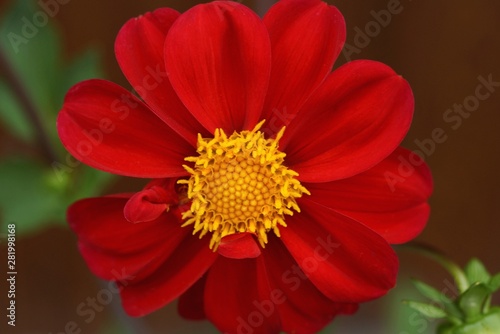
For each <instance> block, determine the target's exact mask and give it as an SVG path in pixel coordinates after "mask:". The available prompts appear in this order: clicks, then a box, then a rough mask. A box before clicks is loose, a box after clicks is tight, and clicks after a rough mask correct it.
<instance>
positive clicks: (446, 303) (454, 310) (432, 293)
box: [413, 280, 463, 319]
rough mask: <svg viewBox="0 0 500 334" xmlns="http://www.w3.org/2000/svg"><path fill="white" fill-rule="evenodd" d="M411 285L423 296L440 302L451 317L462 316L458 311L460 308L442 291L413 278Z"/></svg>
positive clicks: (458, 317)
mask: <svg viewBox="0 0 500 334" xmlns="http://www.w3.org/2000/svg"><path fill="white" fill-rule="evenodd" d="M413 285H415V287H416V288H417V290H418V291H419V292H420V293H421V294H422V295H424V296H425V297H427V298H429V299H430V300H432V301H433V302H436V303H440V304H442V305H443V307H444V311H445V312H446V313H447V314H448V315H450V316H451V317H454V318H457V319H460V318H462V316H463V314H462V312H461V311H460V309H459V308H458V307H457V306H456V305H455V303H454V302H453V301H452V300H451V299H450V298H448V297H447V296H446V295H445V294H444V293H442V292H440V291H438V290H436V289H435V288H433V287H432V286H430V285H428V284H426V283H424V282H421V281H418V280H413Z"/></svg>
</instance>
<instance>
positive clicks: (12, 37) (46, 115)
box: [0, 0, 102, 146]
mask: <svg viewBox="0 0 500 334" xmlns="http://www.w3.org/2000/svg"><path fill="white" fill-rule="evenodd" d="M40 13H45V12H44V11H42V10H41V8H40V6H39V5H38V1H35V0H26V1H14V2H13V4H12V6H11V7H10V8H8V9H7V11H6V13H5V15H4V17H3V19H2V21H1V22H0V47H1V48H2V50H4V52H5V54H6V56H7V58H8V61H9V62H10V65H11V67H12V69H13V71H14V72H15V73H16V74H17V76H18V77H19V79H20V81H21V82H22V84H23V86H24V87H25V90H26V92H27V94H28V95H29V97H30V99H31V100H32V102H33V103H34V105H36V106H37V108H38V112H39V117H40V119H41V120H42V121H43V122H44V124H43V126H44V127H45V128H46V130H49V131H47V133H48V134H49V136H50V139H51V140H52V142H53V145H54V146H55V145H57V144H58V143H59V141H58V139H57V134H56V131H55V126H54V124H55V120H56V117H57V113H58V112H59V110H60V107H61V105H62V103H63V98H64V95H65V94H66V92H67V91H68V89H69V88H70V87H71V86H72V85H74V84H75V83H76V82H78V81H82V80H85V79H89V78H95V77H102V73H101V71H100V68H99V62H100V58H99V56H98V53H97V52H96V51H92V50H90V51H87V52H85V53H84V54H83V55H82V56H81V57H79V58H78V59H76V60H75V61H73V62H72V63H71V64H70V65H64V64H65V63H64V61H63V59H62V52H61V51H62V46H61V38H60V35H59V33H58V31H57V29H56V28H55V26H54V25H53V19H52V17H50V16H48V15H47V20H46V21H42V22H41V23H43V24H41V23H40V22H39V21H36V20H37V19H36V18H38V19H40V17H43V16H42V15H40ZM35 14H38V15H35ZM0 118H1V121H2V122H3V123H5V128H6V129H8V130H9V131H10V132H12V133H13V134H14V135H16V136H18V137H19V138H21V139H23V140H24V141H27V142H33V141H34V138H35V136H34V129H33V128H32V126H31V125H30V124H29V123H28V122H29V120H27V119H26V117H25V116H24V115H23V112H22V109H21V107H20V105H19V102H18V101H16V98H15V97H14V95H13V94H12V90H11V89H10V88H9V87H8V85H7V83H6V82H5V80H1V79H0Z"/></svg>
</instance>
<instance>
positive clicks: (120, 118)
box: [57, 79, 194, 178]
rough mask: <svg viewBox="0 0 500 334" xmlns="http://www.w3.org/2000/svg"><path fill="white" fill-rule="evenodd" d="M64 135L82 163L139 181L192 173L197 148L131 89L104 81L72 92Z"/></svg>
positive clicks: (63, 115)
mask: <svg viewBox="0 0 500 334" xmlns="http://www.w3.org/2000/svg"><path fill="white" fill-rule="evenodd" d="M57 130H58V132H59V137H60V138H61V141H62V142H63V144H64V146H65V147H66V148H67V149H68V151H69V152H70V153H71V154H72V155H73V156H74V157H75V158H77V159H78V160H80V161H82V162H83V163H85V164H87V165H89V166H92V167H94V168H97V169H101V170H103V171H106V172H111V173H115V174H120V175H126V176H135V177H150V178H156V177H173V176H182V175H186V171H185V170H184V168H183V167H182V164H183V163H184V158H185V157H186V156H189V155H192V154H193V151H194V150H193V147H192V146H191V145H189V144H188V143H187V142H186V141H185V140H183V139H182V138H181V137H179V136H178V135H177V134H176V133H175V132H173V131H172V130H171V129H170V128H169V127H168V126H166V125H165V123H163V122H162V121H161V120H160V119H159V118H158V117H156V116H155V115H154V114H153V113H152V112H151V111H150V110H149V109H148V108H147V107H146V106H145V105H144V104H143V103H142V102H141V101H140V100H138V99H137V98H136V97H134V96H133V95H131V94H130V93H129V92H127V91H126V90H125V89H123V88H121V87H119V86H117V85H115V84H113V83H111V82H108V81H104V80H97V79H95V80H87V81H83V82H81V83H79V84H77V85H75V86H74V87H73V88H71V89H70V91H69V92H68V94H67V95H66V98H65V101H64V105H63V109H62V110H61V112H60V113H59V116H58V119H57Z"/></svg>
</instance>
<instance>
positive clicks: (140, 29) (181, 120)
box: [115, 8, 207, 146]
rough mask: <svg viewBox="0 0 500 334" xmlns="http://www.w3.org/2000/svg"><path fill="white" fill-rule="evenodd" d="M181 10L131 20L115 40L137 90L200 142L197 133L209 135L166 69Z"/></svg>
mask: <svg viewBox="0 0 500 334" xmlns="http://www.w3.org/2000/svg"><path fill="white" fill-rule="evenodd" d="M178 17H179V13H178V12H176V11H175V10H173V9H170V8H160V9H157V10H155V11H154V12H152V13H146V14H145V15H142V16H140V17H138V18H133V19H130V20H129V21H128V22H127V23H125V25H124V26H123V27H122V28H121V30H120V32H119V33H118V36H117V38H116V42H115V54H116V58H117V60H118V63H119V64H120V67H121V69H122V71H123V73H124V74H125V76H126V77H127V79H128V81H129V82H130V83H131V84H132V86H133V87H134V90H135V91H136V92H137V93H138V94H139V95H140V96H141V97H142V98H143V99H144V100H145V101H146V103H147V104H148V106H149V107H150V108H151V109H152V110H153V111H154V112H155V113H156V115H158V117H160V118H161V119H162V120H163V121H164V122H165V123H167V124H168V125H169V126H170V127H171V128H172V129H174V130H175V131H176V132H177V133H179V134H180V135H181V136H182V137H184V138H186V139H187V140H188V141H189V142H190V143H191V144H193V145H194V146H195V145H196V137H197V133H202V134H205V135H206V134H207V132H206V131H205V130H204V129H203V127H202V126H201V124H200V123H199V122H198V121H197V120H196V119H195V118H194V116H193V115H191V113H190V112H189V111H188V110H187V109H186V107H185V106H184V104H182V102H181V101H180V100H179V97H178V96H177V94H176V93H175V91H174V89H173V88H172V85H171V84H170V81H169V79H168V76H167V72H166V70H165V59H164V54H163V50H164V44H165V38H166V36H167V33H168V31H169V30H170V27H171V26H172V24H173V23H174V21H175V20H176V19H177V18H178Z"/></svg>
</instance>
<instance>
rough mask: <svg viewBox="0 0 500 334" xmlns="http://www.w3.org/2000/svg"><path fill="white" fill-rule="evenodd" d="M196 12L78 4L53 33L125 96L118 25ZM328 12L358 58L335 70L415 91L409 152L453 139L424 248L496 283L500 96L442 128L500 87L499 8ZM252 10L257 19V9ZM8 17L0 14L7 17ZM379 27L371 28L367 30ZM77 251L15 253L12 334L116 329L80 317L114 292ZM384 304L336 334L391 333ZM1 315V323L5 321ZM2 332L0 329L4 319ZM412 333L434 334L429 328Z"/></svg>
mask: <svg viewBox="0 0 500 334" xmlns="http://www.w3.org/2000/svg"><path fill="white" fill-rule="evenodd" d="M197 3H199V2H198V1H159V0H157V1H153V0H149V1H146V0H144V1H100V0H85V1H83V0H72V1H70V2H69V3H67V4H65V5H62V6H61V8H60V12H59V13H58V15H57V16H56V17H55V18H54V19H53V21H55V22H56V24H57V25H58V26H59V27H60V29H61V30H62V33H63V40H64V43H65V45H66V52H67V56H68V58H69V57H73V56H75V55H77V54H79V53H81V52H82V51H83V50H84V49H86V48H87V47H88V46H94V47H96V48H98V49H99V50H100V51H101V52H102V54H103V55H104V60H105V66H104V69H105V72H106V75H107V76H108V78H109V79H111V80H112V81H115V82H118V83H120V84H122V85H124V86H125V87H129V86H128V84H127V82H126V81H125V79H124V77H123V75H122V74H121V72H120V70H119V68H118V65H117V64H116V61H115V59H114V54H113V42H114V38H115V36H116V34H117V32H118V30H119V29H120V27H121V25H122V24H123V23H124V22H125V21H126V20H128V19H129V18H131V17H134V16H138V15H140V14H142V13H144V12H146V11H149V10H153V9H155V8H157V7H161V6H167V7H173V8H175V9H177V10H179V11H181V12H182V11H185V10H186V9H188V8H189V7H191V6H193V5H195V4H197ZM329 3H332V4H335V5H336V6H337V7H338V8H339V9H340V10H341V11H342V12H343V14H344V16H345V18H346V22H347V32H348V35H347V43H348V44H349V45H350V46H352V47H356V48H357V50H356V52H354V53H351V55H350V56H349V57H346V54H345V53H344V54H341V56H340V58H339V61H338V63H337V64H336V66H338V65H339V64H342V63H344V62H345V61H346V60H347V58H350V59H374V60H378V61H381V62H384V63H386V64H388V65H390V66H391V67H393V68H394V69H395V70H396V71H397V72H398V73H400V74H401V75H402V76H403V77H405V78H406V79H407V80H408V81H409V82H410V84H411V86H412V87H413V91H414V95H415V99H416V110H415V116H414V121H413V125H412V128H411V130H410V132H409V133H408V136H407V138H406V140H405V141H404V146H406V147H408V148H410V149H419V148H418V146H417V145H416V141H419V142H427V143H428V144H429V141H430V140H431V138H432V133H433V131H434V130H435V129H437V128H441V129H442V131H443V132H444V134H445V136H446V137H445V138H446V140H444V142H442V143H434V145H435V147H434V149H433V152H429V153H428V154H425V158H426V161H427V163H428V164H429V165H430V166H431V168H432V171H433V175H434V181H435V191H434V194H433V196H432V198H431V206H432V215H431V219H430V221H429V224H428V226H427V228H426V230H425V231H424V232H423V233H422V235H421V236H420V237H419V238H418V240H419V241H422V242H425V243H429V244H431V245H433V246H435V247H437V248H439V249H441V250H442V251H444V252H445V253H447V254H448V255H450V256H451V257H452V258H453V259H454V260H455V261H457V262H458V263H459V264H460V265H463V264H465V262H466V261H467V260H468V259H469V258H471V257H478V258H480V259H482V260H483V261H484V263H485V264H486V265H487V267H488V268H489V269H490V271H492V272H499V271H500V261H499V257H500V245H499V237H500V222H499V218H498V217H499V216H500V196H499V188H500V178H499V177H498V172H499V170H500V159H499V156H500V146H499V144H500V131H499V125H500V114H499V112H500V87H497V88H496V90H497V91H495V92H494V93H492V95H491V97H489V98H488V99H486V100H484V101H481V102H480V104H479V106H478V107H477V110H474V111H472V112H471V113H470V117H468V118H463V119H462V123H461V124H460V126H458V127H456V129H453V128H452V127H451V126H452V125H454V124H455V123H450V122H446V121H445V120H444V119H443V117H444V115H445V113H446V111H447V110H448V109H449V108H452V107H453V106H454V104H462V103H464V100H466V99H468V98H469V97H470V96H474V95H475V90H476V87H477V86H478V84H479V80H478V77H480V76H482V77H483V78H488V76H492V79H493V81H497V82H500V63H499V60H500V2H498V1H495V0H476V1H474V2H471V1H456V0H442V1H425V0H413V1H412V0H401V1H389V0H380V1H379V0H369V1H345V0H343V1H342V0H338V1H329ZM398 3H399V5H397V4H398ZM244 4H245V5H247V6H250V7H253V8H256V4H255V2H253V1H245V2H244ZM389 4H393V5H394V4H395V5H397V6H395V8H398V13H397V14H394V15H392V16H391V22H390V24H388V25H387V26H386V27H381V28H380V31H379V32H376V33H375V32H374V31H372V32H371V33H372V35H373V37H370V38H369V39H370V40H369V42H367V43H365V44H366V46H365V45H362V44H360V43H359V39H358V40H356V36H357V34H358V31H360V30H361V31H365V28H366V25H367V24H369V23H370V22H373V21H375V19H374V15H373V12H371V11H375V12H379V11H380V10H383V9H387V7H388V5H389ZM4 7H5V3H4V2H2V3H1V5H0V10H2V8H4ZM258 7H259V11H260V12H261V13H262V12H264V11H265V8H266V5H263V4H262V3H260V4H259V6H258ZM262 9H264V10H262ZM374 26H376V25H374V24H373V23H372V25H371V27H374ZM378 26H379V27H380V25H378ZM358 37H359V36H358ZM365 42H366V41H365ZM468 100H469V101H470V98H469V99H468ZM474 109H476V108H474ZM0 186H1V185H0ZM27 209H29V208H27ZM75 241H76V239H75V237H74V235H73V234H72V233H70V232H69V230H68V229H66V228H50V229H48V230H46V231H44V232H42V233H38V234H36V235H32V236H29V237H26V238H24V239H22V240H20V241H19V242H18V245H17V252H18V255H17V256H18V272H19V273H20V274H19V275H18V277H17V280H18V281H17V284H18V295H17V298H16V302H17V304H18V319H17V324H18V326H17V327H16V331H15V333H49V332H51V333H54V334H55V333H59V332H64V326H65V325H66V324H67V323H68V321H71V320H74V321H76V322H77V323H78V325H79V326H80V328H81V329H82V333H98V332H99V331H101V330H99V329H98V328H102V326H103V325H104V326H106V324H108V323H110V322H111V320H110V319H111V318H112V317H113V311H112V309H113V308H112V307H111V306H109V307H106V308H105V309H104V310H103V311H102V312H97V313H96V318H95V321H92V322H90V323H89V324H87V323H85V321H83V318H81V317H79V316H77V315H76V313H75V310H76V308H77V306H78V305H79V304H80V303H81V302H83V301H85V300H86V298H87V297H89V296H90V297H92V296H93V297H95V296H96V295H97V294H98V293H99V291H100V289H102V288H103V287H106V286H107V283H103V285H99V283H98V282H97V281H96V279H95V278H94V277H93V276H92V275H91V274H90V273H89V272H88V270H87V268H86V266H85V264H84V263H83V260H82V259H81V257H80V255H79V254H78V252H77V250H76V243H75ZM2 254H3V252H2ZM400 254H401V257H400V258H401V265H402V268H401V277H400V281H401V283H400V284H401V285H402V286H404V285H405V284H406V283H405V282H406V281H407V277H409V276H415V277H418V278H421V279H424V280H426V281H430V282H433V283H434V284H435V285H436V286H437V287H439V288H440V289H441V288H445V286H446V284H445V279H446V278H449V276H446V273H445V272H444V271H443V270H441V269H439V267H438V266H436V265H435V264H433V263H432V262H430V261H429V260H427V259H425V258H422V257H420V256H417V255H413V254H408V253H407V252H403V251H402V252H401V253H400ZM2 261H3V260H2ZM2 267H3V265H2ZM2 277H3V276H2ZM2 281H4V280H3V279H2ZM2 286H3V283H2ZM2 291H3V288H2ZM2 293H3V292H2ZM389 299H390V300H392V299H391V298H388V300H389ZM2 300H4V299H3V297H2ZM393 302H394V303H396V305H397V306H396V307H403V306H400V304H398V303H399V301H397V300H395V301H393ZM387 303H388V302H387V301H378V302H375V303H371V304H370V305H367V306H366V307H363V308H362V313H361V316H359V317H358V318H346V319H342V320H341V321H340V322H339V327H338V330H337V331H336V332H335V333H355V331H356V329H355V328H358V327H359V328H360V329H359V331H360V332H359V333H368V332H369V333H381V334H382V333H388V332H387V330H386V329H377V328H378V327H377V326H378V325H377V324H379V325H380V326H384V324H385V323H386V322H389V321H393V320H391V318H390V316H391V315H390V314H388V313H391V312H392V311H390V310H391V306H387ZM391 303H392V302H391ZM392 307H393V306H392ZM2 309H4V308H3V305H2ZM118 309H119V307H118ZM1 313H2V317H3V314H4V312H1ZM363 321H364V322H365V323H368V324H371V325H370V326H371V327H368V328H370V330H366V331H364V330H363V329H361V328H362V327H360V326H361V325H360V323H363ZM403 321H405V319H403ZM0 322H1V323H2V324H1V325H0V328H3V327H2V326H4V323H5V319H0ZM143 323H145V324H146V325H147V326H148V327H149V328H152V329H154V330H153V331H154V332H163V333H188V332H190V331H189V328H191V329H190V330H192V331H191V332H193V333H195V332H200V331H201V332H204V333H205V332H206V333H208V330H207V329H205V328H207V327H205V326H207V325H206V324H204V323H203V324H194V325H193V324H187V323H184V322H181V320H179V319H178V318H177V316H176V315H175V307H174V306H169V307H167V308H166V309H164V310H161V311H159V312H156V313H155V314H153V315H151V316H148V317H146V318H145V319H144V321H143ZM143 323H140V324H136V323H134V325H138V326H141V325H143ZM110 326H111V325H110ZM111 327H112V326H111ZM208 328H209V327H208ZM345 328H348V329H345ZM381 328H382V327H381ZM162 329H163V330H162ZM416 331H417V332H419V333H427V332H426V331H425V330H424V327H423V326H420V327H418V328H417V329H416ZM118 332H120V331H119V330H118ZM2 333H3V332H2ZM389 333H392V332H389ZM399 333H401V334H402V333H404V332H397V334H399Z"/></svg>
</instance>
